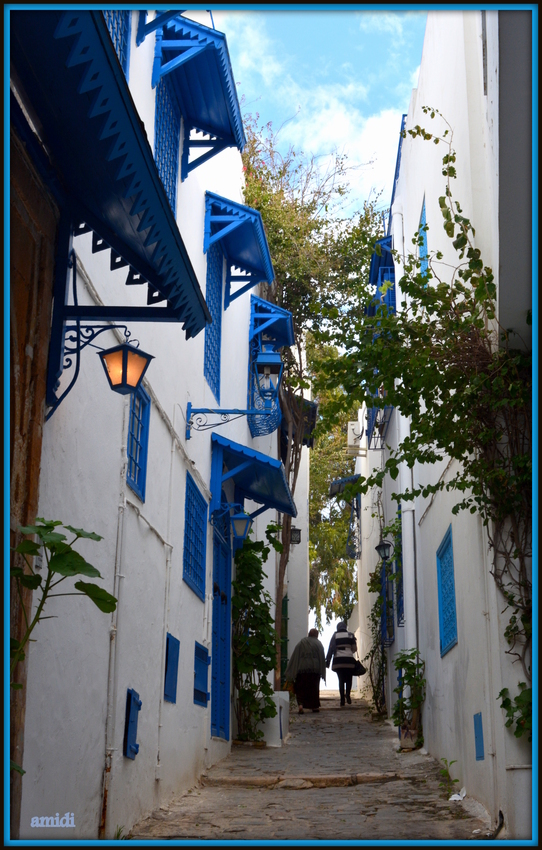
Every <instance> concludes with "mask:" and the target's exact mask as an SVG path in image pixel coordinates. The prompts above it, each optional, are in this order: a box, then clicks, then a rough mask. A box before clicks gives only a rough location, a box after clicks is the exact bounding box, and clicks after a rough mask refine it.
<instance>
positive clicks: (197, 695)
mask: <svg viewBox="0 0 542 850" xmlns="http://www.w3.org/2000/svg"><path fill="white" fill-rule="evenodd" d="M210 663H211V658H210V656H209V650H208V649H206V648H205V647H204V646H202V645H201V643H198V642H197V641H196V649H195V652H194V702H195V703H196V705H203V706H206V705H207V702H208V700H210V699H211V694H210V693H209V692H208V690H207V680H208V672H209V664H210Z"/></svg>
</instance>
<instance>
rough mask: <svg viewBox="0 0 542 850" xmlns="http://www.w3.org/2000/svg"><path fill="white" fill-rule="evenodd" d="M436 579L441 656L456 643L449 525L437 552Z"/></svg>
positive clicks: (452, 557)
mask: <svg viewBox="0 0 542 850" xmlns="http://www.w3.org/2000/svg"><path fill="white" fill-rule="evenodd" d="M437 578H438V613H439V625H440V654H441V656H443V655H446V653H447V652H448V651H449V650H450V649H451V648H452V647H453V646H455V645H456V643H457V618H456V611H455V583H454V553H453V549H452V526H451V525H450V527H449V528H448V531H447V532H446V534H445V535H444V539H443V541H442V543H441V544H440V546H439V548H438V551H437Z"/></svg>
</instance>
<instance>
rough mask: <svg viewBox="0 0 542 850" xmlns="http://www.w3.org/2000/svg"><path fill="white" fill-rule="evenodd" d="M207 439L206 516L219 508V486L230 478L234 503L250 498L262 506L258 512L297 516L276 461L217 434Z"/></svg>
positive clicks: (286, 483) (279, 462) (284, 479)
mask: <svg viewBox="0 0 542 850" xmlns="http://www.w3.org/2000/svg"><path fill="white" fill-rule="evenodd" d="M211 439H212V448H213V459H212V469H211V492H212V498H211V505H210V511H209V512H210V514H212V513H213V511H215V510H218V509H219V508H220V495H221V492H222V486H223V484H224V482H225V481H227V480H228V479H230V478H231V479H233V482H234V484H235V501H242V500H244V499H250V500H251V501H253V502H257V503H258V504H260V505H262V509H261V510H268V509H270V508H273V509H275V510H277V511H280V512H281V513H283V514H287V515H288V516H292V517H295V516H297V508H296V506H295V504H294V500H293V498H292V494H291V492H290V488H289V486H288V481H287V480H286V472H285V470H284V466H283V465H282V463H281V461H280V460H276V459H275V458H272V457H270V456H269V455H265V454H263V453H262V452H257V451H255V449H249V448H248V447H247V446H242V445H241V444H240V443H234V442H233V440H227V439H226V438H225V437H221V436H220V435H219V434H213V435H212V437H211ZM260 512H261V511H257V513H260Z"/></svg>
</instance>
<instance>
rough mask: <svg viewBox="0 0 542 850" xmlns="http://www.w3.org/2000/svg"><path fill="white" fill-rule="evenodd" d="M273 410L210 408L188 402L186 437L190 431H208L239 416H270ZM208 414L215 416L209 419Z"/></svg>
mask: <svg viewBox="0 0 542 850" xmlns="http://www.w3.org/2000/svg"><path fill="white" fill-rule="evenodd" d="M272 413H273V410H272V409H271V408H270V407H269V408H265V409H264V410H255V409H254V410H240V409H238V408H235V407H234V408H231V409H225V408H211V407H192V404H191V403H190V402H188V404H187V405H186V432H185V436H186V439H187V440H189V439H190V432H191V431H192V430H194V431H210V430H211V429H212V428H218V427H219V426H220V425H225V424H226V423H227V422H233V421H234V420H235V419H239V418H240V417H241V416H270V415H271V414H272ZM209 416H213V417H215V418H214V419H212V420H211V421H210V420H209V418H208V417H209Z"/></svg>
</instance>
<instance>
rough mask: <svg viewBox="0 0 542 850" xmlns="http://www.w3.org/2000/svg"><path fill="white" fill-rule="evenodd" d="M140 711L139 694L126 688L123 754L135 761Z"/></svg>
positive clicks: (137, 750) (137, 747)
mask: <svg viewBox="0 0 542 850" xmlns="http://www.w3.org/2000/svg"><path fill="white" fill-rule="evenodd" d="M140 711H141V700H140V699H139V694H138V693H136V691H134V690H133V688H128V691H127V692H126V717H125V722H124V745H123V753H124V755H125V756H126V758H129V759H135V757H136V755H137V754H138V752H139V744H136V739H137V721H138V717H139V712H140Z"/></svg>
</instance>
